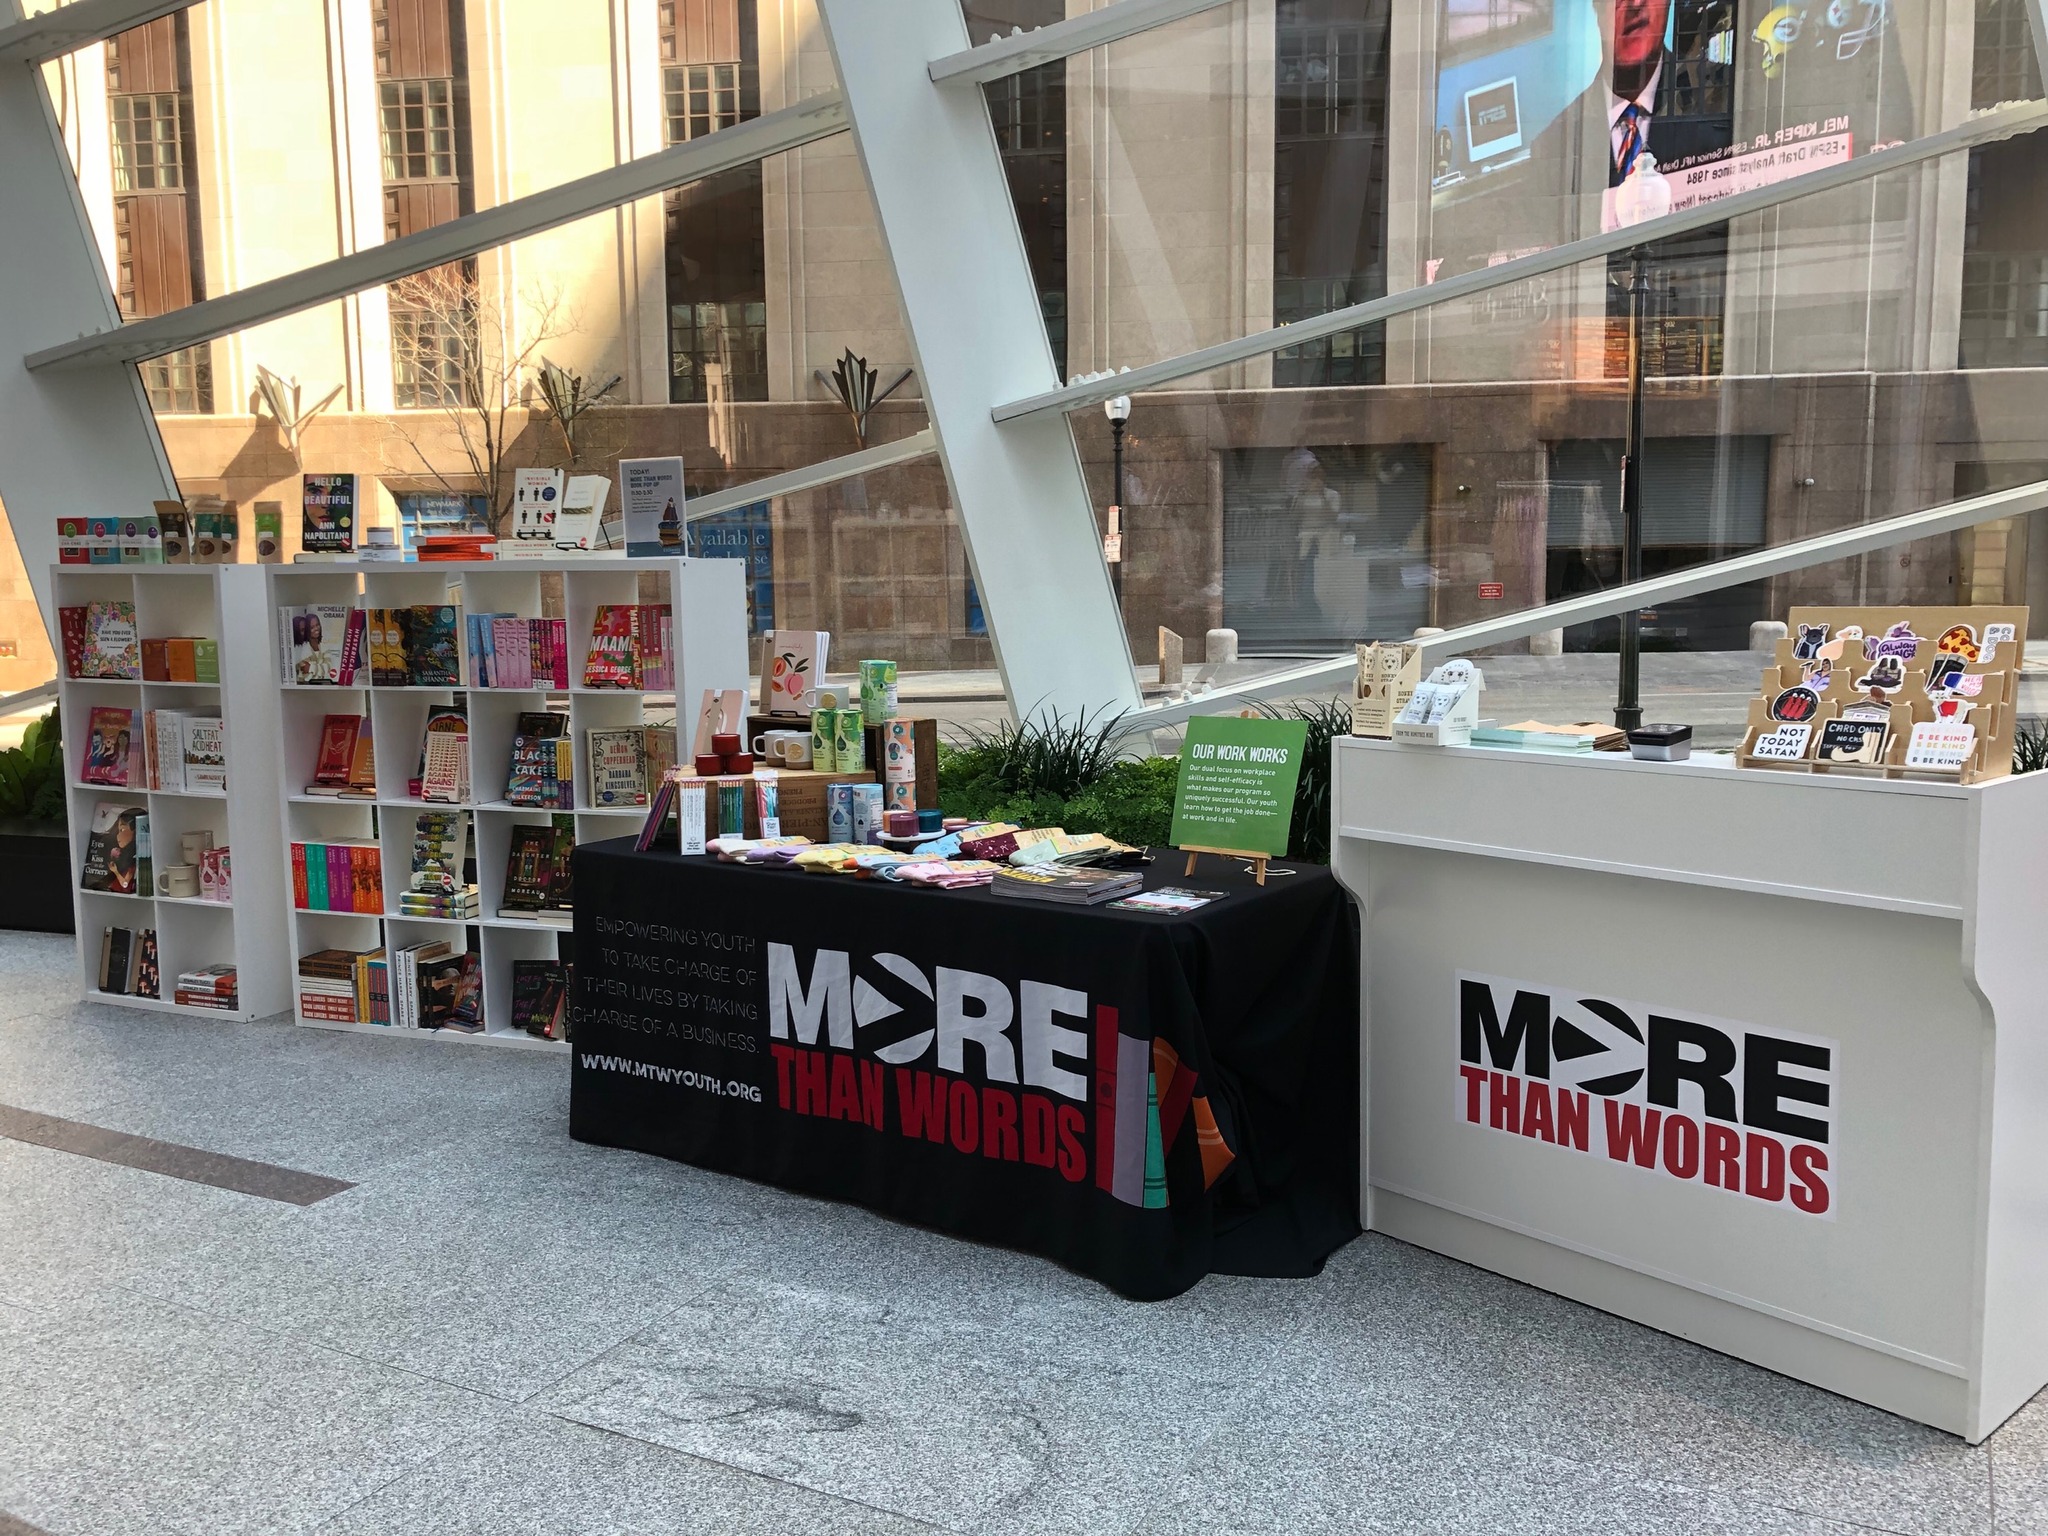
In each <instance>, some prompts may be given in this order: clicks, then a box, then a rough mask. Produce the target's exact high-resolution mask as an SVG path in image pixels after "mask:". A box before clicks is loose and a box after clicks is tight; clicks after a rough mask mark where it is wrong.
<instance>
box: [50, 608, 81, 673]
mask: <svg viewBox="0 0 2048 1536" xmlns="http://www.w3.org/2000/svg"><path fill="white" fill-rule="evenodd" d="M85 609H86V605H85V604H83V603H79V604H76V605H74V606H72V607H69V608H59V609H58V610H57V641H58V646H59V648H60V649H61V650H62V651H63V653H64V654H63V656H62V657H61V658H60V659H61V660H62V662H63V664H64V675H65V676H66V677H85V676H87V675H88V674H87V673H86V670H85Z"/></svg>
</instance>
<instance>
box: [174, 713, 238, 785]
mask: <svg viewBox="0 0 2048 1536" xmlns="http://www.w3.org/2000/svg"><path fill="white" fill-rule="evenodd" d="M178 734H179V737H180V742H179V746H180V752H181V756H182V761H183V769H182V772H183V777H184V781H185V791H186V793H187V794H192V793H199V794H220V795H224V794H226V793H227V788H228V743H227V733H226V731H225V730H224V728H223V727H222V725H221V719H220V716H219V715H181V716H179V718H178Z"/></svg>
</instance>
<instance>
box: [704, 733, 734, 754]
mask: <svg viewBox="0 0 2048 1536" xmlns="http://www.w3.org/2000/svg"><path fill="white" fill-rule="evenodd" d="M711 750H712V751H714V752H716V753H717V754H718V755H719V756H720V757H731V756H732V755H733V754H734V753H735V752H737V751H739V750H740V738H739V733H738V732H733V733H732V734H730V735H727V734H724V733H720V734H719V735H716V736H713V737H712V738H711Z"/></svg>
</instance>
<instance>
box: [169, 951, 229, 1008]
mask: <svg viewBox="0 0 2048 1536" xmlns="http://www.w3.org/2000/svg"><path fill="white" fill-rule="evenodd" d="M239 986H240V983H239V981H238V979H237V976H236V972H235V968H234V966H232V965H228V964H225V963H223V964H218V965H202V966H200V967H198V968H197V969H196V970H190V971H180V972H179V973H178V982H177V991H176V992H175V993H174V994H173V997H174V1000H175V1001H177V1002H180V1003H183V1004H185V1005H186V1006H187V1007H191V1008H219V1009H222V1010H224V1011H229V1012H232V1011H233V1010H234V1009H235V1008H236V1007H238V1006H239V1002H238V992H239Z"/></svg>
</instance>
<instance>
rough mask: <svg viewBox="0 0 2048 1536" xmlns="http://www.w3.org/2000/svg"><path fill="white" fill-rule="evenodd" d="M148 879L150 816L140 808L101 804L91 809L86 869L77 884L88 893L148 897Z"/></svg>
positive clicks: (113, 802) (105, 801) (117, 803)
mask: <svg viewBox="0 0 2048 1536" xmlns="http://www.w3.org/2000/svg"><path fill="white" fill-rule="evenodd" d="M148 876H149V812H148V810H147V809H146V808H145V807H143V806H139V805H131V804H126V803H123V802H121V801H116V800H102V801H99V802H98V803H97V804H95V805H94V806H93V808H92V825H91V827H90V828H89V830H88V831H87V833H86V839H85V865H84V868H83V870H82V871H81V873H80V875H79V880H78V883H79V885H80V886H82V887H83V888H84V889H86V890H88V891H112V892H114V893H115V894H117V895H122V896H137V895H142V894H144V893H145V891H144V886H143V882H144V881H145V880H146V879H148Z"/></svg>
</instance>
